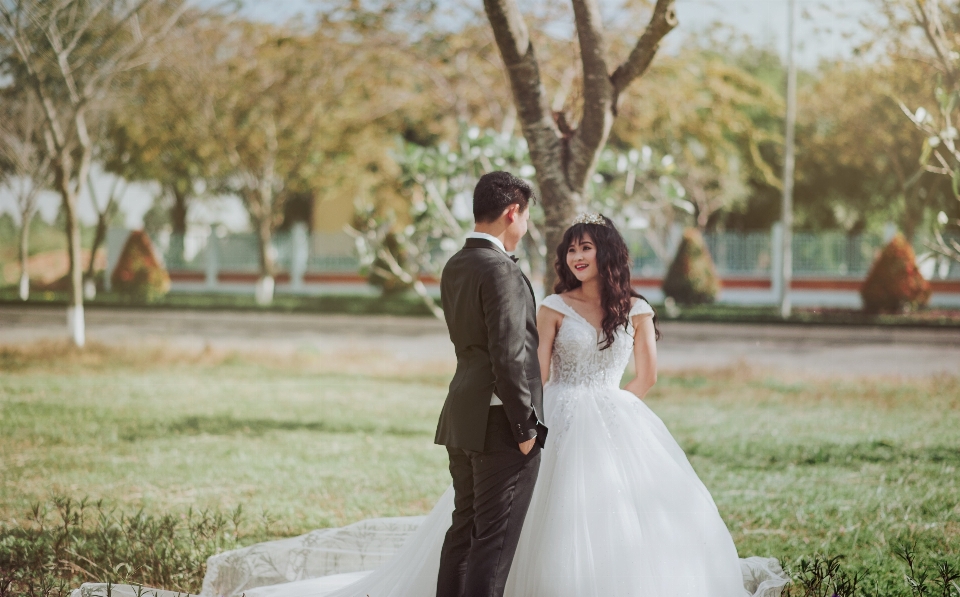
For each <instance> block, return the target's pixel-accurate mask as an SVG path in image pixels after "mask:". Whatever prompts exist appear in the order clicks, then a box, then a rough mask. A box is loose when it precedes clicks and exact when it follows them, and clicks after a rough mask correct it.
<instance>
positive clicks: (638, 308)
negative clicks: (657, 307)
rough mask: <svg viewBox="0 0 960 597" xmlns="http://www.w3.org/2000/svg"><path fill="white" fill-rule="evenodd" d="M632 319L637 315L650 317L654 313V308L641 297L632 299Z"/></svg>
mask: <svg viewBox="0 0 960 597" xmlns="http://www.w3.org/2000/svg"><path fill="white" fill-rule="evenodd" d="M630 301H631V305H630V317H635V316H637V315H650V314H652V313H653V307H651V306H650V303H648V302H647V301H646V300H645V299H642V298H639V297H636V296H635V297H632V298H631V299H630Z"/></svg>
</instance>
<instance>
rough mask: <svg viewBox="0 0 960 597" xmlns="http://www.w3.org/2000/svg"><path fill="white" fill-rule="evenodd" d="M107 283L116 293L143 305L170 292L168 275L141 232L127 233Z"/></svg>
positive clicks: (144, 234)
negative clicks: (127, 235) (143, 302)
mask: <svg viewBox="0 0 960 597" xmlns="http://www.w3.org/2000/svg"><path fill="white" fill-rule="evenodd" d="M110 283H111V284H112V285H113V289H114V290H115V291H116V292H117V293H119V294H123V295H126V296H129V297H130V298H133V299H135V300H139V301H145V302H152V301H155V300H157V299H159V298H161V297H163V296H164V295H165V294H167V292H168V291H169V290H170V276H169V275H168V274H167V271H166V270H165V269H164V268H163V266H162V265H161V264H160V261H159V260H158V259H157V257H156V254H155V253H154V252H153V244H152V243H151V242H150V237H148V236H147V234H146V233H145V232H143V231H142V230H135V231H133V232H131V233H130V236H129V238H127V242H126V244H125V245H123V251H122V252H121V253H120V259H119V260H118V261H117V266H116V267H115V268H114V269H113V275H112V276H111V277H110Z"/></svg>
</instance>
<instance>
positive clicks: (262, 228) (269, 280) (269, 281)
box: [254, 216, 275, 305]
mask: <svg viewBox="0 0 960 597" xmlns="http://www.w3.org/2000/svg"><path fill="white" fill-rule="evenodd" d="M271 224H272V222H271V219H270V217H269V216H268V217H262V218H258V219H257V220H256V227H257V240H258V241H259V245H260V280H258V281H257V287H256V291H255V293H254V294H255V298H256V301H257V303H258V304H260V305H269V304H270V303H272V302H273V290H274V283H275V280H274V272H275V266H274V262H273V256H272V255H271V245H270V241H271V240H272V238H273V226H271Z"/></svg>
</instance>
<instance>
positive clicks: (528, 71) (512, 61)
mask: <svg viewBox="0 0 960 597" xmlns="http://www.w3.org/2000/svg"><path fill="white" fill-rule="evenodd" d="M483 6H484V8H485V9H486V11H487V18H488V19H489V20H490V25H491V27H492V28H493V35H494V38H495V39H496V40H497V47H498V48H499V49H500V56H501V57H502V58H503V63H504V66H506V67H507V73H508V74H509V78H510V87H511V89H512V90H513V96H514V99H515V101H516V103H517V108H518V111H519V112H520V121H521V122H522V123H523V128H524V136H525V137H526V138H527V143H529V144H530V149H531V154H533V153H534V152H537V151H538V150H543V151H549V146H550V145H556V148H555V149H554V150H555V151H556V150H559V143H558V142H557V138H558V137H559V131H558V130H557V127H556V124H554V122H553V117H552V116H551V114H550V107H549V104H548V103H547V100H546V93H545V91H544V89H543V82H542V80H541V78H540V66H539V64H538V63H537V57H536V55H535V53H534V50H533V44H531V43H530V35H529V33H528V31H527V25H526V23H525V22H524V20H523V15H521V14H520V9H519V8H518V7H517V4H516V2H515V0H484V2H483ZM551 138H552V139H553V142H551ZM531 157H533V156H532V155H531ZM534 165H535V166H536V167H537V169H538V170H539V168H540V166H539V164H534Z"/></svg>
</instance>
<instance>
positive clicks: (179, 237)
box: [167, 182, 188, 268]
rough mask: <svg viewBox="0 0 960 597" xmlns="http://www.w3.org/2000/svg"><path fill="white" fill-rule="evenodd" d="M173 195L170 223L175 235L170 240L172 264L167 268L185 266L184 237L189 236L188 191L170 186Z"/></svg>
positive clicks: (177, 185) (173, 185) (170, 259)
mask: <svg viewBox="0 0 960 597" xmlns="http://www.w3.org/2000/svg"><path fill="white" fill-rule="evenodd" d="M170 191H171V192H172V193H173V207H172V208H170V223H171V224H172V226H173V235H172V237H171V239H170V258H169V261H170V263H168V264H167V267H171V268H173V267H182V266H183V253H184V250H183V247H184V237H185V236H186V234H187V199H188V195H187V193H186V191H183V190H181V189H180V185H179V184H178V183H176V182H175V183H173V184H172V185H170Z"/></svg>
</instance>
